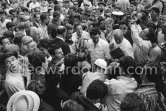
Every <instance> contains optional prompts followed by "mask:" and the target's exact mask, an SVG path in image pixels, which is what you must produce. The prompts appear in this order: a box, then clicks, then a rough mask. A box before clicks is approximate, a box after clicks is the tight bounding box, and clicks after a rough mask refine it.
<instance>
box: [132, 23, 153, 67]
mask: <svg viewBox="0 0 166 111" xmlns="http://www.w3.org/2000/svg"><path fill="white" fill-rule="evenodd" d="M131 32H132V39H133V42H134V44H133V49H134V59H135V61H136V63H137V64H138V65H144V64H145V63H146V61H147V60H148V53H149V50H150V48H151V47H152V44H151V42H150V40H149V38H150V33H149V28H145V29H144V30H142V32H141V33H139V29H138V26H137V25H136V24H132V25H131Z"/></svg>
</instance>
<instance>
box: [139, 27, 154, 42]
mask: <svg viewBox="0 0 166 111" xmlns="http://www.w3.org/2000/svg"><path fill="white" fill-rule="evenodd" d="M139 36H140V37H141V38H142V39H143V40H150V41H151V42H152V43H156V40H157V38H156V34H155V31H154V29H153V28H151V27H150V28H145V29H144V30H142V31H141V33H140V34H139Z"/></svg>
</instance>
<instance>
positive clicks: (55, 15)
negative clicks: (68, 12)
mask: <svg viewBox="0 0 166 111" xmlns="http://www.w3.org/2000/svg"><path fill="white" fill-rule="evenodd" d="M57 17H58V19H59V18H60V12H58V11H54V13H53V18H57Z"/></svg>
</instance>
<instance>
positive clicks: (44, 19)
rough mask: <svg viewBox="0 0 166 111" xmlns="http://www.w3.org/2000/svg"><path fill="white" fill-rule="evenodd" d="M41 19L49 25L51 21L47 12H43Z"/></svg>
mask: <svg viewBox="0 0 166 111" xmlns="http://www.w3.org/2000/svg"><path fill="white" fill-rule="evenodd" d="M40 20H41V22H42V23H44V24H46V25H48V24H49V22H50V19H49V17H48V15H47V14H46V13H43V14H41V15H40Z"/></svg>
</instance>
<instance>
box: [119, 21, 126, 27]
mask: <svg viewBox="0 0 166 111" xmlns="http://www.w3.org/2000/svg"><path fill="white" fill-rule="evenodd" d="M120 25H126V26H127V27H128V23H127V22H125V21H121V22H120V23H119V26H120Z"/></svg>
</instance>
